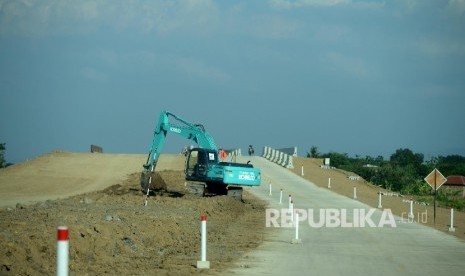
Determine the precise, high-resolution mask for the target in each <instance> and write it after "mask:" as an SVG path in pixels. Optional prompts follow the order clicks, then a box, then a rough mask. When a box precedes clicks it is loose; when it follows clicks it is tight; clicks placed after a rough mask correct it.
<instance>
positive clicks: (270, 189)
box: [270, 182, 271, 196]
mask: <svg viewBox="0 0 465 276" xmlns="http://www.w3.org/2000/svg"><path fill="white" fill-rule="evenodd" d="M270 196H271V182H270Z"/></svg>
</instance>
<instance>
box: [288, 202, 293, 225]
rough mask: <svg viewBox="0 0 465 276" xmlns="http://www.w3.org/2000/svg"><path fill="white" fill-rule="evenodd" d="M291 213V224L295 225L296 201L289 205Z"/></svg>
mask: <svg viewBox="0 0 465 276" xmlns="http://www.w3.org/2000/svg"><path fill="white" fill-rule="evenodd" d="M289 212H291V224H292V223H294V201H291V204H290V205H289Z"/></svg>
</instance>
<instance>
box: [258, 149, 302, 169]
mask: <svg viewBox="0 0 465 276" xmlns="http://www.w3.org/2000/svg"><path fill="white" fill-rule="evenodd" d="M295 149H296V150H295V151H296V152H297V147H295ZM296 154H297V153H296ZM262 157H263V158H266V159H268V160H269V161H271V162H273V163H276V164H278V165H280V166H283V167H285V168H288V169H293V168H294V165H293V158H292V157H293V155H290V154H287V153H286V152H283V151H280V150H276V149H273V148H271V147H268V146H265V147H263V154H262Z"/></svg>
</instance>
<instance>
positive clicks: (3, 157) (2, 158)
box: [0, 143, 13, 168]
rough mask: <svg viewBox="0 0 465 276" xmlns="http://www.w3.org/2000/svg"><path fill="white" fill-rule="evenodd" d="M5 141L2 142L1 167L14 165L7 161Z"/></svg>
mask: <svg viewBox="0 0 465 276" xmlns="http://www.w3.org/2000/svg"><path fill="white" fill-rule="evenodd" d="M5 149H6V147H5V143H0V168H6V167H8V166H11V165H13V164H12V163H7V162H6V161H5Z"/></svg>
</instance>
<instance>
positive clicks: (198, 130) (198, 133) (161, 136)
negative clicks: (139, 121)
mask: <svg viewBox="0 0 465 276" xmlns="http://www.w3.org/2000/svg"><path fill="white" fill-rule="evenodd" d="M169 132H171V133H174V134H176V135H179V136H181V137H184V138H186V139H188V140H191V141H193V142H195V143H197V145H198V146H199V147H200V148H205V149H211V150H215V151H216V150H217V147H216V144H215V141H214V140H213V137H212V136H211V135H210V134H209V133H208V132H207V131H206V130H205V128H204V127H203V125H201V124H193V123H190V122H188V121H186V120H184V119H182V118H180V117H178V116H176V115H174V114H173V113H171V112H168V111H162V112H161V113H160V116H159V118H158V123H157V126H156V127H155V131H154V133H153V139H152V144H151V146H150V150H149V154H148V157H147V161H146V163H145V164H144V165H143V167H144V170H143V172H142V176H141V186H142V188H143V190H144V192H146V191H147V188H149V187H150V184H151V183H150V182H151V176H152V175H153V172H154V171H155V167H156V166H157V162H158V157H159V156H160V153H161V152H162V150H163V145H164V143H165V140H166V136H167V134H168V133H169Z"/></svg>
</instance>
